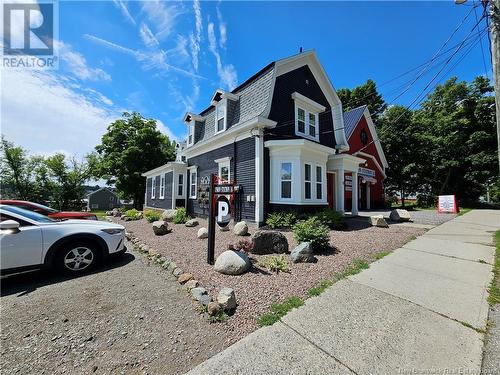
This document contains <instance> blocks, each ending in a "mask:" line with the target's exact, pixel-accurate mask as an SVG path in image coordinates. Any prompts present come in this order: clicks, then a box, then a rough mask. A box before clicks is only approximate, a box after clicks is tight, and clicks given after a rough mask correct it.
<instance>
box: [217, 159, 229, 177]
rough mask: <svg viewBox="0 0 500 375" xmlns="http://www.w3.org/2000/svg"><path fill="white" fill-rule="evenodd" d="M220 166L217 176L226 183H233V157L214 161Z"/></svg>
mask: <svg viewBox="0 0 500 375" xmlns="http://www.w3.org/2000/svg"><path fill="white" fill-rule="evenodd" d="M214 161H215V162H216V163H217V164H218V165H219V170H218V173H217V176H218V177H219V178H220V179H221V180H224V181H231V157H226V158H221V159H216V160H214Z"/></svg>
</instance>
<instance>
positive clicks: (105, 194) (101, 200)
mask: <svg viewBox="0 0 500 375" xmlns="http://www.w3.org/2000/svg"><path fill="white" fill-rule="evenodd" d="M111 198H113V200H112V201H111ZM95 204H97V207H94V208H93V207H92V205H95ZM89 207H90V209H91V210H110V209H113V208H115V207H120V204H119V199H118V197H117V196H116V194H114V193H112V192H111V191H109V190H107V189H104V190H99V191H97V192H95V193H94V194H92V195H91V196H89Z"/></svg>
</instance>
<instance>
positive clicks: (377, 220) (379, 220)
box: [370, 215, 389, 228]
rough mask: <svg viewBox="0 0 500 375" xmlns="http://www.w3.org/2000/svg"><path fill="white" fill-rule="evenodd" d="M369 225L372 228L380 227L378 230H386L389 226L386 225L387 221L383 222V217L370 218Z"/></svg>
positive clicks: (374, 216)
mask: <svg viewBox="0 0 500 375" xmlns="http://www.w3.org/2000/svg"><path fill="white" fill-rule="evenodd" d="M370 223H371V224H372V226H374V227H380V228H388V227H389V225H388V224H387V221H385V219H384V216H383V215H373V216H370Z"/></svg>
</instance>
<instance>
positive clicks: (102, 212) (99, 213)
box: [91, 210, 106, 220]
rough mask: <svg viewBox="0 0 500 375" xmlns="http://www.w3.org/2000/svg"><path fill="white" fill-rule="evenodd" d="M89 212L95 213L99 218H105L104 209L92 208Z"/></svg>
mask: <svg viewBox="0 0 500 375" xmlns="http://www.w3.org/2000/svg"><path fill="white" fill-rule="evenodd" d="M91 212H92V213H93V214H95V215H96V216H97V218H98V219H99V220H102V219H105V218H106V210H93V211H91Z"/></svg>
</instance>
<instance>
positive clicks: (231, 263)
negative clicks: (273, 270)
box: [214, 250, 251, 275]
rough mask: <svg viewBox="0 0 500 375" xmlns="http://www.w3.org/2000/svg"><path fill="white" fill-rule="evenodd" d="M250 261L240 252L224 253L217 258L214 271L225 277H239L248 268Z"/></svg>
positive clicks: (230, 251) (228, 251)
mask: <svg viewBox="0 0 500 375" xmlns="http://www.w3.org/2000/svg"><path fill="white" fill-rule="evenodd" d="M250 265H251V264H250V259H248V256H247V255H246V254H245V253H243V252H241V251H232V250H227V251H224V252H223V253H222V254H221V255H219V256H218V257H217V260H216V261H215V266H214V269H215V270H216V271H217V272H220V273H223V274H225V275H240V274H242V273H244V272H246V271H248V269H249V268H250Z"/></svg>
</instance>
